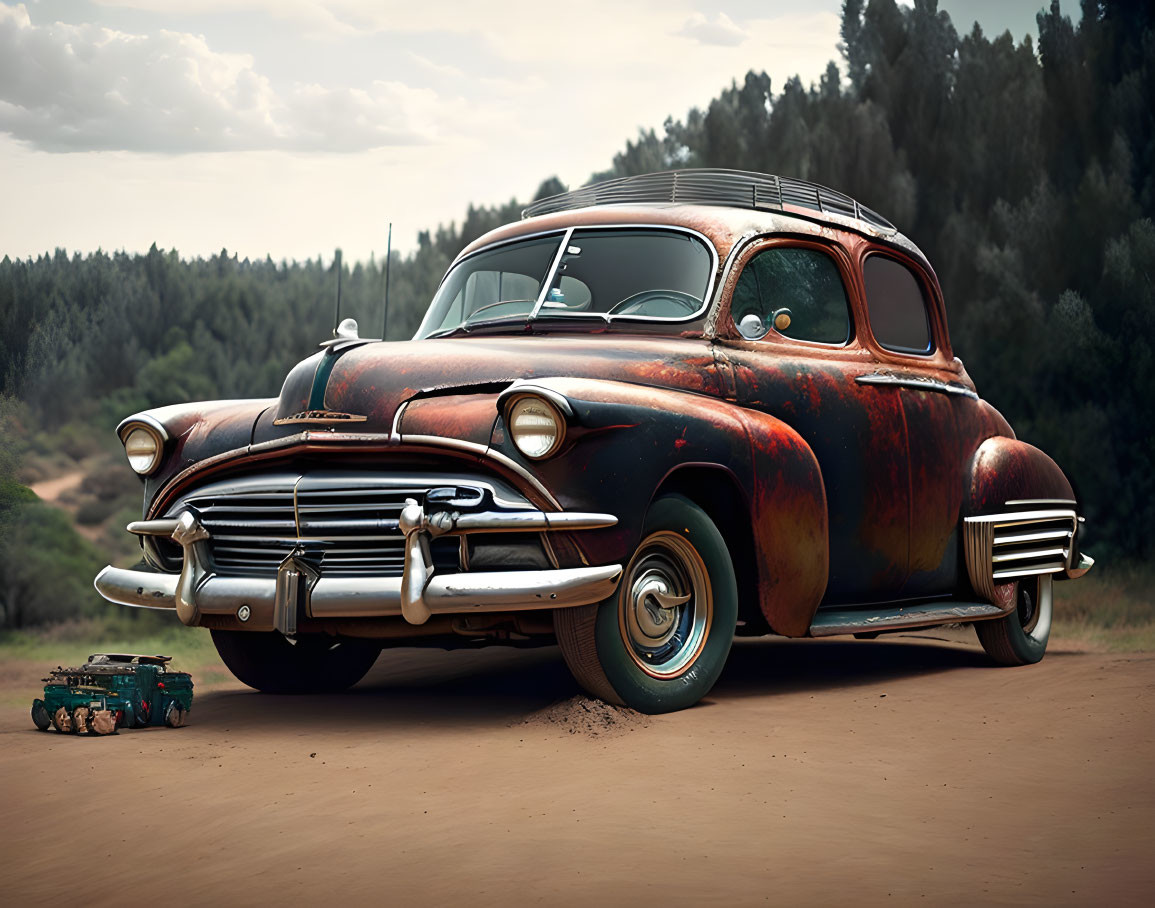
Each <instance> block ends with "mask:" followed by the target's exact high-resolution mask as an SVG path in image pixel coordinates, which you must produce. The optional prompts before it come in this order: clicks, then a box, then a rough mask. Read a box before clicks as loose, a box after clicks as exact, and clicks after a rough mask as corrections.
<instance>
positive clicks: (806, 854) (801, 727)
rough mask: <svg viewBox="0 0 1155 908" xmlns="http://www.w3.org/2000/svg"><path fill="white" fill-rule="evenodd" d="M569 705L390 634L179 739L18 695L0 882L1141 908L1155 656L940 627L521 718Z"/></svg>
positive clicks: (199, 710) (192, 889)
mask: <svg viewBox="0 0 1155 908" xmlns="http://www.w3.org/2000/svg"><path fill="white" fill-rule="evenodd" d="M574 693H575V689H574V688H573V685H572V682H571V681H570V680H569V678H568V676H567V674H566V672H565V668H564V666H563V665H562V663H561V661H560V657H559V656H558V653H557V650H556V649H552V648H551V649H546V650H534V651H523V652H510V651H502V650H493V649H491V650H485V651H481V652H455V653H441V652H436V651H431V652H425V651H416V650H402V651H394V652H393V653H392V654H388V653H387V654H386V656H385V657H383V658H382V659H381V660H380V661H379V662H378V664H377V666H376V667H375V668H374V670H373V672H372V673H371V674H370V676H369V677H368V678H367V679H366V680H365V681H364V682H362V684H361V685H359V686H358V687H357V688H355V689H354V691H353V692H351V693H350V694H349V695H348V696H345V697H337V698H314V697H305V698H283V697H282V698H277V697H267V696H261V695H258V694H254V693H251V692H249V691H247V689H244V688H241V687H239V686H226V687H224V688H221V689H218V690H215V691H211V692H207V693H202V694H200V695H198V698H197V701H196V704H195V707H194V711H193V714H192V717H191V719H192V724H191V725H190V726H189V727H187V728H184V729H178V730H168V729H150V730H143V731H135V732H123V733H121V734H119V735H117V736H114V737H110V738H96V739H88V738H83V739H82V738H65V737H62V736H58V735H55V734H54V733H39V732H37V731H35V730H33V729H32V727H31V724H30V723H29V721H28V719H27V715H26V713H24V712H23V711H21V712H19V713H17V712H16V711H9V712H7V713H6V714H5V715H4V716H3V721H2V722H0V830H2V831H0V836H2V837H3V841H2V844H3V848H2V853H3V858H2V859H0V861H2V863H0V893H3V894H4V895H3V898H4V901H5V902H6V903H7V904H11V905H36V904H49V903H54V904H64V903H67V900H71V899H73V898H75V899H79V900H80V901H82V902H83V903H84V904H85V905H86V906H89V905H104V904H114V903H119V902H122V901H123V900H124V899H126V898H127V899H130V900H133V901H137V900H144V901H143V902H142V903H157V904H166V905H206V906H208V905H212V906H215V908H219V906H225V905H259V904H268V903H270V902H272V901H274V900H282V901H285V902H286V903H289V904H304V905H318V904H326V905H337V904H340V905H341V906H342V908H345V906H349V905H360V904H370V903H373V904H391V905H424V904H437V905H444V904H455V903H456V904H463V905H478V904H480V905H522V904H565V905H570V904H586V905H593V904H596V905H633V906H638V905H642V904H655V905H662V906H668V905H702V904H707V903H713V904H743V905H744V904H786V905H798V904H843V903H854V904H882V903H886V904H891V905H900V904H911V903H915V902H921V903H923V904H968V905H970V904H980V903H997V904H1048V905H1050V904H1091V903H1094V904H1110V905H1123V904H1140V903H1143V904H1149V903H1150V902H1149V900H1150V894H1151V891H1152V887H1153V886H1155V860H1153V859H1152V844H1153V841H1152V840H1153V835H1155V771H1153V770H1155V721H1153V720H1155V715H1153V712H1155V708H1153V704H1155V696H1153V695H1155V659H1153V658H1151V657H1147V656H1133V657H1128V656H1103V655H1080V654H1065V653H1061V652H1060V653H1052V654H1050V655H1048V657H1047V658H1046V659H1045V660H1044V661H1043V663H1042V664H1040V665H1038V666H1035V667H1033V668H1029V669H1014V670H1010V669H994V668H989V667H987V666H986V664H985V663H984V661H983V658H982V656H981V654H980V653H979V651H978V650H977V648H976V647H974V646H969V645H962V644H957V643H948V642H935V641H931V640H926V639H921V640H920V639H891V640H880V641H873V642H856V641H853V642H841V641H838V642H830V641H827V642H772V641H759V642H755V643H746V644H743V645H739V646H738V647H737V648H736V649H735V652H734V654H733V656H732V658H731V662H730V665H729V667H728V668H727V671H726V673H725V674H724V676H723V678H722V680H721V682H720V683H719V684H718V686H717V688H716V689H715V691H714V693H713V694H712V695H711V697H710V698H709V701H708V702H706V703H703V704H702V705H700V706H699V707H697V708H695V709H693V710H690V711H687V712H684V713H680V714H675V715H671V716H662V717H657V718H654V719H652V720H650V721H649V722H648V723H645V722H636V721H635V722H625V723H624V724H622V725H620V726H615V727H613V728H611V729H610V731H611V732H614V733H611V734H608V735H607V734H599V735H596V736H593V735H591V734H589V733H588V732H589V729H588V727H586V726H583V730H581V731H579V732H577V733H574V734H570V733H569V732H568V731H567V729H566V726H565V724H564V722H563V724H561V725H558V724H548V723H545V722H543V721H541V720H540V719H539V720H537V721H531V722H530V723H529V724H524V723H525V720H526V719H527V717H532V716H533V715H534V714H535V713H536V712H538V711H539V710H542V709H543V708H545V707H547V706H548V705H550V704H551V703H556V702H557V701H560V700H565V699H566V698H569V697H571V696H573V695H574ZM580 713H581V710H580V709H576V710H575V714H580ZM555 718H556V711H555ZM563 719H564V716H563ZM587 725H588V723H587ZM598 727H600V726H597V725H596V723H595V728H598ZM62 900H65V901H62Z"/></svg>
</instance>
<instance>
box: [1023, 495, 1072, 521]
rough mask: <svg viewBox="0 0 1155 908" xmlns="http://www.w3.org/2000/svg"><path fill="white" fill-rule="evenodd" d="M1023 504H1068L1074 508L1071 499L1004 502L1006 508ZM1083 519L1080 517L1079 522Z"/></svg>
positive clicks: (1033, 499)
mask: <svg viewBox="0 0 1155 908" xmlns="http://www.w3.org/2000/svg"><path fill="white" fill-rule="evenodd" d="M1024 504H1069V505H1071V507H1074V506H1075V499H1073V498H1016V499H1014V500H1012V501H1008V502H1006V505H1007V507H1008V508H1013V507H1015V506H1017V505H1024ZM1082 519H1083V518H1082V517H1080V518H1079V520H1080V521H1081V520H1082Z"/></svg>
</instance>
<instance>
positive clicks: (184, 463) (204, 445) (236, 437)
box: [121, 398, 277, 512]
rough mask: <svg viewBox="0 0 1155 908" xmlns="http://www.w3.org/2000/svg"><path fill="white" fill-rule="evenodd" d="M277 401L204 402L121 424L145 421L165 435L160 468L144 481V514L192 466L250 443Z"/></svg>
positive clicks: (164, 409)
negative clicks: (259, 424)
mask: <svg viewBox="0 0 1155 908" xmlns="http://www.w3.org/2000/svg"><path fill="white" fill-rule="evenodd" d="M276 402H277V401H276V398H269V399H252V400H205V401H194V402H193V403H187V404H175V405H173V406H169V407H157V408H156V409H153V410H145V411H143V412H142V413H135V414H133V415H132V416H130V417H128V418H127V419H125V420H123V421H122V422H121V425H122V426H125V425H127V424H129V423H131V422H132V421H133V420H137V419H142V418H143V419H145V420H146V421H152V422H155V423H158V424H159V425H161V426H163V427H164V430H165V432H166V433H167V434H168V441H167V442H166V444H165V452H164V459H163V460H162V461H161V465H160V468H159V469H158V470H157V471H156V472H155V473H153V474H152V475H151V476H146V477H145V478H144V486H145V492H144V501H145V511H146V512H147V511H148V506H149V503H150V502H151V501H152V500H153V498H154V497H155V496H156V493H157V492H158V491H159V490H160V489H162V488H163V487H164V486H165V484H166V483H167V482H168V481H169V480H170V479H172V478H173V477H174V476H176V475H177V474H178V473H180V472H181V471H182V470H184V469H185V468H187V467H189V466H192V464H194V463H197V462H199V461H201V460H204V459H205V458H206V457H212V456H213V455H215V454H221V453H223V452H225V451H232V450H235V449H237V448H243V447H244V446H245V445H248V444H251V443H252V439H253V430H254V427H255V426H256V423H257V420H258V419H259V418H260V416H261V414H262V413H264V412H265V411H266V410H267V409H269V408H270V407H272V406H274V405H275V404H276Z"/></svg>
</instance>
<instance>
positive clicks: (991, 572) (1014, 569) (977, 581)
mask: <svg viewBox="0 0 1155 908" xmlns="http://www.w3.org/2000/svg"><path fill="white" fill-rule="evenodd" d="M1078 520H1079V519H1078V515H1077V514H1076V513H1075V512H1074V511H1073V510H1066V509H1055V510H1039V511H1018V512H1013V513H1008V514H990V515H987V516H984V517H967V518H966V520H965V521H964V537H963V539H964V546H965V549H966V565H967V574H968V575H969V576H970V581H971V586H972V587H974V589H975V592H977V593H979V594H981V595H982V596H985V597H986V598H987V599H988V600H989V601H992V602H993V601H995V591H994V588H995V586H996V585H998V584H1001V583H1009V582H1011V581H1012V580H1017V579H1019V578H1020V577H1033V576H1036V575H1038V574H1058V573H1060V572H1062V571H1065V570H1068V569H1069V568H1071V566H1072V564H1071V559H1072V557H1073V553H1074V548H1075V546H1074V541H1075V529H1076V527H1077V526H1078Z"/></svg>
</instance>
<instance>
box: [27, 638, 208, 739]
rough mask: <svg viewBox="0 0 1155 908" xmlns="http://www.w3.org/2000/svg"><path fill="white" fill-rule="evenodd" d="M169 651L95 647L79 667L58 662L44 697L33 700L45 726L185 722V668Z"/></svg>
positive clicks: (80, 728) (94, 728)
mask: <svg viewBox="0 0 1155 908" xmlns="http://www.w3.org/2000/svg"><path fill="white" fill-rule="evenodd" d="M171 661H172V657H171V656H145V655H140V654H139V653H93V654H92V655H91V656H89V657H88V661H87V662H85V663H84V665H81V666H80V667H78V668H57V669H55V670H54V671H52V672H49V675H48V677H47V678H45V679H44V699H43V700H42V699H40V698H39V697H37V698H36V699H35V700H33V701H32V722H33V724H35V726H36V727H37V728H39V729H40V730H41V731H48V729H49V728H55V729H56V730H57V731H59V732H72V733H73V734H83V733H88V734H94V735H110V734H114V733H115V732H116V731H117V730H118V729H120V728H143V727H145V726H146V725H167V726H169V727H170V728H178V727H179V726H181V725H184V723H185V718H186V717H187V716H188V713H189V710H191V709H192V697H193V683H192V676H191V675H189V674H188V673H187V672H177V671H173V670H172V669H171V668H170V667H169V663H170V662H171Z"/></svg>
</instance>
